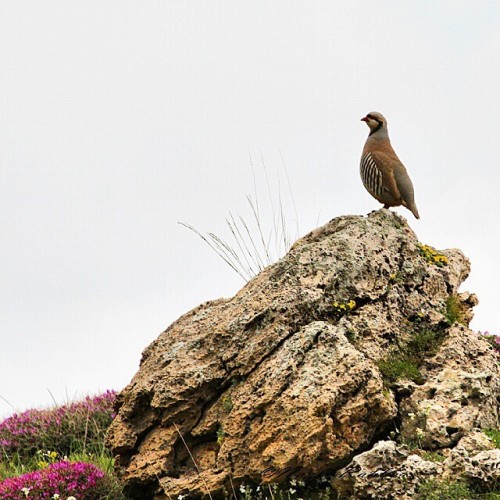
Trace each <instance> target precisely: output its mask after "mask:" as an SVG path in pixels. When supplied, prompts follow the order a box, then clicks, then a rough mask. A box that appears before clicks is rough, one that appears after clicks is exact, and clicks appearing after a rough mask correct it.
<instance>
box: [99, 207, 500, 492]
mask: <svg viewBox="0 0 500 500" xmlns="http://www.w3.org/2000/svg"><path fill="white" fill-rule="evenodd" d="M468 273H469V262H468V260H467V259H466V258H465V257H464V255H463V254H462V253H461V252H460V251H459V250H445V251H442V252H437V251H435V250H434V249H432V248H431V247H427V246H425V245H422V244H420V243H419V241H418V239H417V237H416V235H415V233H414V232H413V231H412V230H411V229H410V228H409V226H408V224H407V222H406V221H405V219H403V218H402V217H400V216H398V215H397V214H395V213H393V212H391V211H389V210H385V209H382V210H379V211H377V212H373V213H371V214H370V215H368V216H367V217H362V216H345V217H339V218H336V219H334V220H332V221H331V222H329V223H328V224H326V225H325V226H323V227H321V228H318V229H316V230H314V231H312V232H311V233H309V234H308V235H306V236H305V237H303V238H301V239H299V240H298V241H297V242H296V243H295V244H294V245H293V247H292V248H291V249H290V251H289V252H288V254H287V255H286V256H285V257H283V258H282V259H281V260H280V261H279V262H277V263H275V264H273V265H271V266H269V267H267V268H266V269H264V270H263V271H262V272H261V273H260V274H259V275H258V276H256V277H255V278H254V279H252V280H251V281H250V282H248V283H247V284H246V285H245V286H244V287H243V288H242V289H241V290H240V291H239V292H238V293H237V294H236V295H235V296H234V297H232V298H230V299H219V300H215V301H210V302H207V303H204V304H202V305H200V306H198V307H196V308H195V309H193V310H192V311H190V312H188V313H187V314H185V315H183V316H181V317H180V318H179V319H178V320H177V321H175V322H174V323H173V324H172V325H171V326H170V327H169V328H167V330H165V331H164V332H163V333H162V334H161V335H160V336H159V337H158V338H157V339H156V340H155V341H154V342H153V343H152V344H151V345H149V346H148V347H147V348H146V349H145V350H144V352H143V355H142V359H141V363H140V368H139V371H138V372H137V374H136V375H135V376H134V378H133V379H132V381H131V382H130V384H129V385H128V386H127V387H126V388H125V389H124V390H123V391H122V392H121V393H120V394H119V396H118V398H117V407H116V410H117V416H116V418H115V420H114V421H113V423H112V425H111V427H110V429H109V432H108V437H107V439H108V444H109V446H110V447H111V448H112V450H113V451H114V453H115V455H116V458H117V460H116V464H117V469H118V472H119V473H120V475H121V477H122V480H123V482H124V485H125V491H126V493H127V495H128V496H129V497H130V498H137V499H148V498H154V499H163V498H176V497H177V496H178V495H186V494H189V495H191V498H194V497H201V496H203V495H205V494H207V493H211V494H212V495H214V494H215V495H216V494H217V493H220V492H221V491H222V490H223V489H224V488H225V489H226V490H227V491H231V490H232V488H234V487H237V486H238V485H239V484H241V483H242V482H249V481H250V482H252V481H253V482H256V483H266V482H280V481H283V480H285V479H286V478H287V477H290V476H295V477H299V478H301V479H302V480H304V481H307V480H308V479H310V478H313V477H314V476H317V475H318V474H323V473H326V474H333V473H335V471H338V470H339V469H341V468H342V467H344V466H346V465H347V464H349V463H351V464H352V463H353V462H352V461H353V460H355V459H356V458H359V457H360V456H361V455H360V454H361V453H363V452H365V451H366V450H369V449H370V448H371V447H373V446H374V445H375V446H377V444H376V443H377V442H378V441H379V440H380V441H384V440H387V439H388V438H389V435H390V434H391V433H394V432H399V433H400V437H401V438H404V439H407V440H410V439H414V440H415V439H416V440H418V441H419V444H422V445H423V446H427V447H428V448H429V449H432V448H433V447H438V446H453V445H455V444H457V442H458V441H459V439H460V438H461V437H463V436H465V435H466V434H467V433H468V432H470V431H471V430H472V429H474V428H476V427H480V426H493V424H494V423H495V422H498V396H499V380H500V378H499V370H498V362H497V358H496V353H495V352H494V351H493V349H492V347H491V346H490V345H489V344H488V342H487V341H486V340H485V339H483V338H481V337H479V336H478V335H477V333H475V332H473V331H471V330H470V329H468V328H467V326H466V325H467V322H468V321H469V320H470V318H471V317H472V313H471V307H472V306H473V305H474V304H475V303H476V302H477V300H476V299H475V296H473V295H471V294H467V293H460V292H459V290H458V288H459V286H460V285H461V283H462V282H463V280H464V279H465V278H466V277H467V275H468ZM450 300H452V303H453V304H454V306H455V309H456V311H459V312H460V314H459V315H458V316H459V317H458V319H459V320H460V321H462V323H463V324H459V323H457V322H454V319H451V320H450V315H449V314H447V307H448V305H449V303H450ZM457 314H458V313H457ZM398 357H399V358H401V359H399V358H398ZM395 360H396V363H395V362H394V361H395ZM399 361H400V363H399ZM398 363H399V364H398ZM398 367H399V368H398ZM398 369H399V370H400V371H401V370H402V371H401V373H399V372H397V370H398ZM412 370H413V371H412ZM457 405H458V406H457ZM412 416H413V417H412ZM417 424H418V425H417ZM417 430H418V431H417ZM390 446H392V445H390ZM377 449H378V448H377ZM391 449H392V448H391ZM393 451H394V450H393ZM358 456H359V457H358ZM404 463H406V465H402V467H406V468H407V469H408V468H410V467H411V468H413V469H419V470H420V469H423V470H425V474H426V475H431V476H432V475H433V474H438V472H436V470H435V467H434V466H432V467H431V466H429V465H426V464H424V465H422V464H421V463H420V462H419V460H417V459H415V458H411V455H409V456H405V462H404ZM400 465H401V464H400ZM471 470H472V469H471ZM472 473H473V472H471V474H472ZM415 475H416V473H415ZM339 484H340V483H339ZM344 486H345V484H344ZM344 486H343V487H344ZM344 489H345V490H346V491H349V486H345V488H344ZM360 498H361V497H360Z"/></svg>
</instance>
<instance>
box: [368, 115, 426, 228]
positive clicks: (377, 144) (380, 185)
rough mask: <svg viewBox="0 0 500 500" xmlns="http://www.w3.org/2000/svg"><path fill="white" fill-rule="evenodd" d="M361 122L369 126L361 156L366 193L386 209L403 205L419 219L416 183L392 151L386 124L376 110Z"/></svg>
mask: <svg viewBox="0 0 500 500" xmlns="http://www.w3.org/2000/svg"><path fill="white" fill-rule="evenodd" d="M361 121H364V122H366V124H367V125H368V127H370V134H369V135H368V139H366V142H365V147H364V148H363V155H362V156H361V163H360V172H361V180H362V181H363V185H364V186H365V188H366V190H367V191H368V192H369V193H370V194H371V195H372V196H373V197H374V198H375V199H377V200H378V201H379V202H380V203H383V204H384V208H389V207H398V206H400V205H403V206H404V207H406V208H407V209H408V210H410V211H411V213H412V214H413V215H414V216H415V217H416V218H417V219H420V216H419V214H418V210H417V205H415V198H414V194H413V184H412V182H411V179H410V177H409V175H408V172H407V171H406V168H405V167H404V165H403V164H402V163H401V161H400V159H399V158H398V157H397V155H396V153H395V152H394V150H393V149H392V146H391V141H390V140H389V133H388V131H387V121H386V119H385V118H384V117H383V116H382V115H381V114H380V113H377V112H375V111H372V112H371V113H368V114H367V115H366V116H365V117H364V118H361Z"/></svg>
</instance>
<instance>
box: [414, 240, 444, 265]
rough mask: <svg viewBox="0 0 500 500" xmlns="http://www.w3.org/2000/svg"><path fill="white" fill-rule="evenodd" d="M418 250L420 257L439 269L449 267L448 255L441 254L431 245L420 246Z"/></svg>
mask: <svg viewBox="0 0 500 500" xmlns="http://www.w3.org/2000/svg"><path fill="white" fill-rule="evenodd" d="M417 247H418V250H419V252H420V255H422V257H423V258H424V259H425V260H426V261H427V262H430V263H431V264H434V265H436V266H439V267H443V266H446V265H448V257H446V255H444V254H441V253H439V252H438V251H437V250H436V249H435V248H433V247H431V246H429V245H418V246H417Z"/></svg>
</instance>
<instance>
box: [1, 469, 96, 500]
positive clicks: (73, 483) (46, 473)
mask: <svg viewBox="0 0 500 500" xmlns="http://www.w3.org/2000/svg"><path fill="white" fill-rule="evenodd" d="M23 488H28V489H29V498H33V499H46V498H47V499H50V498H52V497H53V496H54V495H55V494H58V495H61V496H63V495H64V496H69V495H73V496H75V497H76V498H85V499H88V500H92V499H97V498H99V497H100V496H101V494H102V492H103V491H104V490H105V488H106V479H105V474H104V472H103V471H101V470H100V469H98V468H97V467H96V466H95V465H93V464H88V463H84V462H74V463H72V462H67V461H62V462H56V463H54V464H51V465H49V466H48V467H47V468H45V469H41V470H37V471H34V472H28V473H27V474H23V475H22V476H18V477H11V478H8V479H5V480H4V481H2V482H0V498H2V500H10V499H19V498H23V496H24V494H23V493H22V490H23Z"/></svg>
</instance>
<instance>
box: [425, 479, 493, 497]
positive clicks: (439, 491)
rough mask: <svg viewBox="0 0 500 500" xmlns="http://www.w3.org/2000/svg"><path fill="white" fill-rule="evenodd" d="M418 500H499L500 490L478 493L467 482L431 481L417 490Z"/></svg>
mask: <svg viewBox="0 0 500 500" xmlns="http://www.w3.org/2000/svg"><path fill="white" fill-rule="evenodd" d="M416 499H417V500H499V499H500V492H499V491H498V490H495V491H491V492H488V493H478V492H477V491H474V489H473V488H472V487H471V486H470V485H469V484H468V483H467V481H465V480H464V479H459V480H457V481H438V480H435V479H431V480H429V481H426V482H424V483H422V484H421V485H420V486H419V487H418V490H417V496H416Z"/></svg>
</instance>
